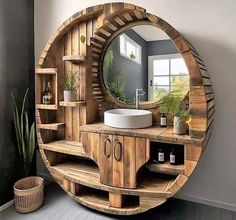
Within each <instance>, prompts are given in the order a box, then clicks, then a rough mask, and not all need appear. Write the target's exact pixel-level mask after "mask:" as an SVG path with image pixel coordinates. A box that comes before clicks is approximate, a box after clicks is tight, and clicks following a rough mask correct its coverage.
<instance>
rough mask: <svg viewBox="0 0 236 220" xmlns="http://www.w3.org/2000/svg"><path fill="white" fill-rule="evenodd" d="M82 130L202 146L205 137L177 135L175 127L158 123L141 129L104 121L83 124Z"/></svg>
mask: <svg viewBox="0 0 236 220" xmlns="http://www.w3.org/2000/svg"><path fill="white" fill-rule="evenodd" d="M80 131H81V132H93V133H102V134H113V135H122V136H130V137H145V138H148V139H149V140H152V141H160V142H166V143H178V144H197V145H199V147H201V145H202V142H203V140H204V139H195V138H190V136H189V135H176V134H173V127H168V128H161V127H160V126H158V125H153V126H152V127H149V128H140V129H123V128H112V127H108V126H106V125H104V123H102V122H99V123H94V124H88V125H83V126H81V127H80Z"/></svg>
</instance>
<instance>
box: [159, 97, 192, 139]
mask: <svg viewBox="0 0 236 220" xmlns="http://www.w3.org/2000/svg"><path fill="white" fill-rule="evenodd" d="M160 109H161V110H163V109H164V110H165V112H166V113H170V114H172V115H173V116H174V121H173V133H174V134H178V135H182V134H186V131H187V125H186V121H187V119H188V118H189V109H188V108H187V106H186V104H185V103H184V101H183V97H182V96H181V95H179V94H178V93H174V92H172V93H169V94H168V95H166V96H164V97H162V99H161V102H160Z"/></svg>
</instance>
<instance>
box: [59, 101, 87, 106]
mask: <svg viewBox="0 0 236 220" xmlns="http://www.w3.org/2000/svg"><path fill="white" fill-rule="evenodd" d="M85 104H86V101H76V102H64V101H60V106H64V107H78V106H80V105H85Z"/></svg>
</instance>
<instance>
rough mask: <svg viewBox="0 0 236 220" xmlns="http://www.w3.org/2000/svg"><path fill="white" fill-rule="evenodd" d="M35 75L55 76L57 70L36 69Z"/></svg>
mask: <svg viewBox="0 0 236 220" xmlns="http://www.w3.org/2000/svg"><path fill="white" fill-rule="evenodd" d="M35 73H36V74H49V75H51V74H52V75H54V74H57V68H36V69H35Z"/></svg>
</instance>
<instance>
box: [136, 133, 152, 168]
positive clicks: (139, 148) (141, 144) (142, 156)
mask: <svg viewBox="0 0 236 220" xmlns="http://www.w3.org/2000/svg"><path fill="white" fill-rule="evenodd" d="M146 155H147V153H146V139H145V138H139V137H137V138H136V152H135V158H136V160H135V161H136V168H135V169H136V172H138V170H139V169H140V167H142V166H143V165H144V164H145V163H146V162H147V161H148V160H149V158H146Z"/></svg>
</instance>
